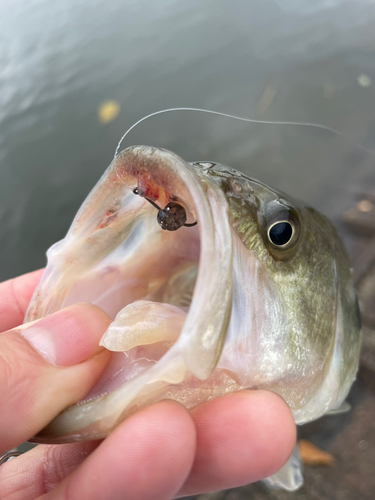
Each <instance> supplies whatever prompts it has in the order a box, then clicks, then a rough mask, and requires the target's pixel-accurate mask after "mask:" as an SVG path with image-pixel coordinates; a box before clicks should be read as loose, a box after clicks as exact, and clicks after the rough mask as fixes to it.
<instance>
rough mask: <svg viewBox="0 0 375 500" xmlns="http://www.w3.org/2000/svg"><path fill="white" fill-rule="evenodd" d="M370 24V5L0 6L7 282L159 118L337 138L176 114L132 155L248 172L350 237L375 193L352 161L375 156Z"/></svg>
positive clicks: (2, 260)
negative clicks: (157, 153)
mask: <svg viewBox="0 0 375 500" xmlns="http://www.w3.org/2000/svg"><path fill="white" fill-rule="evenodd" d="M374 24H375V4H374V2H372V1H365V0H320V1H317V0H315V1H311V0H304V1H303V0H299V1H296V0H254V1H252V2H248V1H245V0H243V1H238V2H231V1H229V0H228V1H226V0H222V1H220V2H218V1H217V0H204V1H201V0H191V1H189V2H186V1H183V0H169V1H167V0H157V1H155V2H145V1H141V0H138V1H130V0H113V1H111V2H105V1H103V0H91V1H90V2H88V1H84V0H82V1H78V0H54V1H53V2H51V1H47V0H28V1H27V2H25V1H22V0H18V1H14V0H2V1H1V2H0V280H4V279H6V278H10V277H12V276H14V275H17V274H20V273H23V272H26V271H30V270H32V269H35V268H37V267H40V266H42V265H43V264H44V261H45V257H44V255H45V251H46V249H47V248H48V247H49V246H50V245H51V244H52V243H54V242H55V241H57V240H59V239H61V238H62V237H63V236H64V234H65V233H66V231H67V229H68V227H69V224H70V222H71V221H72V219H73V216H74V214H75V212H76V211H77V209H78V207H79V205H80V203H81V202H82V200H83V199H84V197H85V196H86V194H87V193H88V191H89V190H90V189H91V187H92V186H93V185H94V183H95V182H96V181H97V179H98V178H99V176H100V175H101V174H102V172H103V171H104V169H105V168H106V167H107V165H108V164H109V163H110V161H111V158H112V156H113V153H114V150H115V147H116V144H117V141H118V139H119V138H120V136H121V135H122V134H123V132H124V131H125V130H126V129H127V128H128V127H129V126H130V125H132V123H133V122H135V121H136V120H137V119H139V118H141V117H142V116H143V115H146V114H148V113H150V112H153V111H156V110H158V109H161V108H166V107H175V106H192V107H204V108H210V109H215V110H219V111H223V112H228V113H233V114H239V115H241V116H247V117H252V118H258V119H266V120H293V121H309V122H317V123H321V124H324V125H328V126H330V127H333V128H336V129H338V130H340V131H342V132H343V133H344V134H345V136H346V137H347V139H343V138H342V137H340V136H336V135H334V134H331V133H327V132H323V131H321V130H318V129H306V128H298V127H290V126H285V127H276V126H272V125H244V124H241V123H236V122H233V121H229V120H227V119H224V118H215V117H209V116H204V115H202V114H193V113H185V114H183V113H178V114H174V115H168V116H164V117H159V118H154V119H152V120H150V121H149V122H147V123H146V124H144V125H142V126H141V127H140V128H139V129H137V130H136V131H134V132H133V133H132V134H131V135H130V136H129V138H128V139H127V140H126V142H125V143H124V147H125V146H128V145H131V144H135V143H138V144H140V143H142V144H152V145H155V146H162V147H166V148H169V149H172V150H173V151H175V152H177V153H179V154H180V155H181V156H183V157H184V158H185V159H186V160H189V161H193V160H214V161H218V162H221V163H225V164H228V165H230V166H233V167H235V168H238V169H241V170H243V171H245V172H246V173H248V174H249V175H251V176H254V177H256V178H259V179H261V180H262V181H264V182H266V183H269V184H271V185H273V186H275V187H277V188H279V189H283V190H284V191H287V192H288V193H290V194H293V195H295V196H298V197H300V198H303V199H305V200H307V201H308V202H310V203H311V204H313V205H314V206H315V207H317V208H318V209H320V210H321V211H323V212H325V213H326V214H327V215H329V216H330V217H331V218H332V219H333V220H334V221H335V222H337V223H338V227H339V229H340V230H341V231H342V230H343V229H342V227H341V226H340V224H339V217H340V214H341V213H342V212H343V211H344V210H346V209H348V208H350V207H351V206H352V205H353V204H355V203H356V201H357V200H358V199H360V197H361V194H362V193H364V192H366V191H369V190H371V189H372V190H373V189H375V156H372V155H370V154H368V153H365V152H364V151H362V150H360V149H358V148H356V147H355V146H354V143H357V144H360V145H362V146H363V147H365V148H366V149H370V150H372V151H374V152H375V30H374ZM106 101H112V102H107V103H106ZM103 103H104V104H103ZM351 141H353V142H351ZM343 234H344V233H343ZM344 237H345V238H346V241H347V243H348V244H350V240H349V239H348V238H347V236H346V235H345V234H344Z"/></svg>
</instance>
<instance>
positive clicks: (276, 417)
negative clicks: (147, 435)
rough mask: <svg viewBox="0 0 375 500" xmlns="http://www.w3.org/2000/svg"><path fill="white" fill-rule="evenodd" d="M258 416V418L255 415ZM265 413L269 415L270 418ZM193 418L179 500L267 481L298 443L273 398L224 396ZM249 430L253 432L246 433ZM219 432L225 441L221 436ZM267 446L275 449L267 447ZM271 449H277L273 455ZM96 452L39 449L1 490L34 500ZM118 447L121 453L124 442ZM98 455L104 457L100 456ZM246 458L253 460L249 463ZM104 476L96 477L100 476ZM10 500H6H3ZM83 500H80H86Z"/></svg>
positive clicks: (85, 446)
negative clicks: (191, 454)
mask: <svg viewBox="0 0 375 500" xmlns="http://www.w3.org/2000/svg"><path fill="white" fill-rule="evenodd" d="M253 394H254V396H255V397H253V396H252V395H253ZM249 396H250V397H249ZM249 405H251V408H250V412H251V413H252V416H251V417H252V418H255V419H256V426H255V427H254V426H253V425H252V424H251V419H249V418H248V417H249V416H250V415H249ZM254 406H255V411H254ZM264 408H265V409H266V411H265V412H263V409H264ZM257 410H258V412H259V414H258V415H256V411H257ZM267 412H270V414H269V415H267ZM273 412H276V413H273ZM192 413H193V418H194V420H195V425H196V430H197V433H198V436H197V437H198V439H197V451H196V458H195V462H194V467H193V468H192V470H191V473H190V474H189V476H188V479H187V481H186V482H185V484H184V486H183V487H182V488H181V490H180V492H179V496H182V495H187V494H196V493H198V492H201V491H208V490H218V489H223V488H229V487H233V486H238V485H240V484H244V483H249V482H251V481H255V480H257V479H261V478H264V477H266V476H269V475H271V474H273V473H274V472H275V471H276V470H278V469H279V468H280V467H281V466H282V465H283V463H284V462H285V461H286V459H287V458H288V456H289V454H290V450H291V448H292V447H293V445H294V442H295V441H294V440H295V426H294V423H293V421H291V415H290V411H289V410H288V407H287V406H286V404H285V403H284V402H283V401H282V400H281V398H279V397H278V396H276V395H274V394H272V393H269V392H264V391H257V392H250V391H246V392H244V393H236V394H232V395H228V396H224V397H222V398H220V399H217V400H214V401H211V402H209V403H204V404H202V405H200V407H199V408H197V409H195V410H194V411H193V412H192ZM241 415H243V417H244V418H245V419H247V420H248V422H246V425H245V426H244V425H242V424H241V423H240V422H239V420H240V419H239V418H238V417H239V416H240V417H241ZM166 421H167V420H166ZM270 421H273V424H272V423H271V424H270ZM262 422H264V423H265V426H266V427H265V429H261V434H266V437H265V440H266V441H267V443H266V446H264V444H263V443H262V442H261V441H262V439H263V438H260V439H259V433H258V432H257V429H256V427H257V426H258V427H259V425H260V426H262V425H263V424H262ZM276 422H279V426H280V428H281V431H282V432H281V435H282V436H283V437H282V438H281V440H282V443H281V446H279V444H280V443H279V444H278V443H277V440H280V432H276V438H274V436H273V435H272V434H271V433H270V435H267V430H272V429H270V427H271V426H272V425H273V426H274V427H275V426H276V425H277V424H276ZM239 424H241V425H240V427H238V426H239ZM122 425H125V423H124V424H122ZM248 425H250V430H247V426H248ZM207 427H208V428H207ZM221 427H222V428H223V432H222V433H221V434H222V435H223V436H220V432H217V430H220V428H221ZM211 429H213V430H214V432H212V431H211ZM215 429H216V431H215ZM254 434H255V439H254ZM277 435H279V437H278V436H277ZM223 437H224V439H222V438H223ZM275 439H276V443H275ZM236 440H237V445H236ZM238 441H240V444H239V445H238ZM269 441H271V443H268V442H269ZM272 443H273V444H274V445H275V446H274V447H275V449H274V450H273V449H272ZM117 444H118V443H117V442H115V443H114V444H113V445H112V450H111V452H112V455H113V457H117V460H118V461H119V462H120V465H121V466H123V467H126V460H125V462H124V458H123V456H122V454H121V452H120V451H119V448H118V447H117ZM270 445H271V449H270ZM97 446H98V442H91V443H76V444H72V445H66V447H65V446H38V447H37V448H35V449H34V450H32V451H31V452H28V453H27V454H25V455H23V456H22V457H19V458H17V460H12V461H10V462H9V463H7V464H4V465H3V466H2V468H0V484H1V485H2V489H3V491H5V492H6V493H7V494H8V495H9V498H12V500H21V499H22V500H29V499H30V500H31V499H34V498H36V497H37V496H38V495H41V494H42V493H44V492H46V491H49V489H52V487H53V486H55V485H57V484H58V483H59V482H60V481H61V480H62V479H63V478H65V477H67V476H68V474H69V473H70V472H72V471H73V470H74V469H75V468H76V467H77V466H78V465H79V464H80V463H81V462H82V461H83V460H84V459H85V458H86V457H87V455H88V454H89V453H91V452H92V451H93V450H94V449H95V448H96V447H97ZM119 446H120V448H121V447H122V444H121V442H120V440H119ZM225 446H226V448H224V450H223V447H225ZM256 446H258V447H259V448H260V452H259V453H257V450H256V449H254V448H256ZM181 448H182V446H181ZM244 451H245V453H244ZM97 453H100V450H98V451H97ZM223 454H224V458H223ZM246 454H247V455H249V454H251V455H252V456H250V460H249V457H246V456H245V455H246ZM254 456H255V460H254V459H253V458H254ZM47 457H48V458H47ZM103 462H104V458H103ZM254 462H255V463H254ZM101 467H102V469H101V470H102V472H103V474H106V473H107V471H106V466H104V465H103V464H102V466H101ZM218 467H219V468H218ZM102 472H101V471H98V474H100V473H102ZM65 491H66V490H65ZM16 493H17V494H18V496H17V494H16ZM26 493H27V494H26ZM7 498H8V497H7V496H5V499H7ZM51 498H54V497H51ZM57 498H58V497H57ZM99 498H100V495H99ZM108 498H110V497H108ZM129 498H131V497H129ZM84 499H85V497H84V496H82V500H84Z"/></svg>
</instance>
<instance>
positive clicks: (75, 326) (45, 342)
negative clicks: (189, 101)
mask: <svg viewBox="0 0 375 500" xmlns="http://www.w3.org/2000/svg"><path fill="white" fill-rule="evenodd" d="M109 323H110V319H109V317H108V316H107V315H106V314H105V313H104V311H102V310H100V309H99V308H97V307H95V306H90V305H87V304H86V305H74V306H71V307H68V308H66V309H63V310H61V311H58V312H56V313H54V314H51V316H48V317H46V318H43V319H41V320H40V321H38V322H37V323H33V324H32V325H31V326H29V327H28V328H25V329H24V330H23V331H21V332H20V334H21V335H22V336H23V337H24V338H25V339H26V340H27V341H28V342H29V343H30V344H31V345H32V346H33V347H34V349H36V350H37V351H38V352H39V353H40V354H41V355H42V356H43V358H44V359H45V360H47V361H48V362H49V363H51V364H53V365H56V366H72V365H75V364H78V363H81V362H82V361H85V360H86V359H88V358H90V357H92V356H94V355H95V354H97V353H98V352H100V351H101V350H102V348H101V347H100V346H99V340H100V338H101V336H102V335H103V333H104V332H105V330H106V329H107V327H108V325H109Z"/></svg>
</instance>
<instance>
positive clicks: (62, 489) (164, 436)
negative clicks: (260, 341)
mask: <svg viewBox="0 0 375 500" xmlns="http://www.w3.org/2000/svg"><path fill="white" fill-rule="evenodd" d="M41 273H42V271H36V272H34V273H30V274H27V275H24V276H20V277H19V278H15V279H13V280H9V281H6V282H4V283H2V284H0V332H2V333H0V380H1V383H0V401H1V411H0V455H1V454H2V453H4V452H5V451H7V450H8V449H10V448H13V447H15V446H17V445H19V444H20V443H22V442H23V441H25V440H27V439H29V438H31V437H32V436H33V435H35V434H36V433H37V432H38V431H39V430H40V429H42V428H43V427H44V426H45V425H46V424H47V423H48V422H49V421H50V420H51V419H52V418H53V417H55V416H56V415H57V414H58V413H59V412H60V411H62V410H63V409H64V408H65V407H66V406H68V405H70V404H73V403H74V402H76V401H77V400H79V399H80V398H82V397H83V396H84V395H85V393H87V392H88V391H89V389H90V388H91V387H92V386H93V385H94V383H95V381H96V380H97V379H98V377H99V375H100V373H101V372H102V371H103V369H104V368H105V366H106V363H107V362H108V359H109V354H108V352H107V351H105V350H104V349H103V348H100V347H99V346H98V342H99V339H100V338H101V336H102V335H103V333H104V332H105V330H106V329H107V327H108V325H109V323H110V318H109V317H108V316H107V315H106V314H105V313H104V312H103V311H102V310H100V309H99V308H96V307H94V306H91V305H88V304H79V305H75V306H72V307H69V308H67V309H63V310H61V311H59V312H57V313H55V314H53V315H51V316H49V317H48V318H43V319H41V320H39V321H38V323H37V326H38V328H39V329H41V330H42V331H44V332H48V338H49V346H50V345H51V342H52V344H53V347H54V349H55V351H54V356H53V360H54V364H52V363H51V362H49V361H48V360H46V359H45V357H43V355H41V354H40V352H39V351H37V350H36V349H35V348H34V347H32V345H31V344H30V342H29V341H28V340H26V338H25V337H28V335H30V332H32V330H26V329H25V326H24V325H23V326H22V327H20V328H19V325H21V324H22V320H23V316H24V314H25V311H26V308H27V305H28V302H29V300H30V297H31V294H32V292H33V290H34V288H35V286H36V284H37V283H38V281H39V279H40V277H41ZM26 326H27V325H26ZM32 326H35V324H34V325H32ZM41 330H37V333H38V332H39V331H41ZM28 332H29V334H28ZM67 332H69V334H67ZM34 335H35V330H34ZM47 354H48V353H47ZM45 356H46V354H45ZM48 356H49V355H47V357H48ZM49 358H50V359H51V357H50V356H49ZM56 365H58V366H56ZM295 437H296V431H295V425H294V421H293V418H292V415H291V413H290V410H289V408H288V406H287V405H286V403H285V402H284V401H283V400H282V399H281V398H279V397H278V396H276V395H275V394H273V393H271V392H267V391H241V392H237V393H234V394H230V395H227V396H224V397H222V398H218V399H216V400H212V401H210V402H208V403H204V404H202V405H200V406H198V407H197V408H195V409H194V410H192V411H190V412H188V411H187V410H186V409H185V408H184V407H183V406H181V405H180V404H178V403H176V402H172V401H162V402H161V403H158V404H156V405H153V406H150V407H148V408H146V409H144V410H142V411H140V412H138V413H136V414H134V415H133V416H131V417H130V418H128V419H127V420H126V421H124V422H123V423H122V424H120V425H119V426H118V427H117V428H116V429H115V431H114V432H112V434H111V435H110V436H108V437H107V438H106V439H105V440H103V441H91V442H82V443H74V444H68V445H40V446H38V447H37V448H35V449H33V450H31V451H29V452H28V453H26V454H24V455H22V456H20V457H18V458H16V459H14V460H11V461H9V462H7V463H5V464H3V465H1V466H0V484H1V499H2V500H21V499H22V500H34V499H43V500H57V499H61V500H67V499H69V500H86V499H87V500H102V499H103V498H105V499H106V500H117V499H118V500H120V499H121V500H123V499H124V498H126V499H128V500H148V499H150V500H167V499H172V498H176V497H181V496H185V495H194V494H198V493H203V492H208V491H215V490H221V489H227V488H232V487H235V486H239V485H243V484H246V483H250V482H253V481H257V480H259V479H262V478H264V477H267V476H269V475H271V474H273V473H275V472H276V471H277V470H278V469H279V468H280V467H282V465H283V464H284V463H285V462H286V460H287V459H288V458H289V456H290V454H291V452H292V449H293V446H294V443H295Z"/></svg>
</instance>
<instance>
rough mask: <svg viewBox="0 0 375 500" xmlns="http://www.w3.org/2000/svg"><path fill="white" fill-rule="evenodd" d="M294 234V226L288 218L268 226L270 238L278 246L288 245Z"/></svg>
mask: <svg viewBox="0 0 375 500" xmlns="http://www.w3.org/2000/svg"><path fill="white" fill-rule="evenodd" d="M293 234H294V227H293V225H292V224H291V223H290V222H289V221H287V220H282V221H278V222H274V223H273V224H272V226H270V227H269V228H268V239H269V240H270V242H271V243H272V244H273V245H275V246H277V247H283V246H285V245H287V244H288V243H289V242H290V241H291V240H292V238H293Z"/></svg>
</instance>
